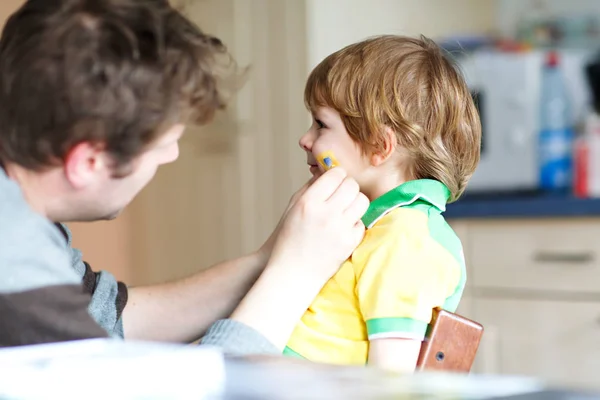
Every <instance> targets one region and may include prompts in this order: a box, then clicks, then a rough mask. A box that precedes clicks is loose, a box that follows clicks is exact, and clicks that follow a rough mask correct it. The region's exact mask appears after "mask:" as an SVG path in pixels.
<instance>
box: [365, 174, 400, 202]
mask: <svg viewBox="0 0 600 400" xmlns="http://www.w3.org/2000/svg"><path fill="white" fill-rule="evenodd" d="M409 180H410V179H408V177H407V176H406V175H405V174H404V173H400V172H399V173H397V174H389V173H386V174H383V175H381V176H379V177H377V178H376V179H373V180H372V184H370V185H361V192H363V194H364V195H365V196H367V197H368V198H369V200H370V201H373V200H375V199H376V198H378V197H381V196H383V195H384V194H386V193H387V192H389V191H390V190H392V189H394V188H397V187H398V186H400V185H402V184H403V183H405V182H407V181H409Z"/></svg>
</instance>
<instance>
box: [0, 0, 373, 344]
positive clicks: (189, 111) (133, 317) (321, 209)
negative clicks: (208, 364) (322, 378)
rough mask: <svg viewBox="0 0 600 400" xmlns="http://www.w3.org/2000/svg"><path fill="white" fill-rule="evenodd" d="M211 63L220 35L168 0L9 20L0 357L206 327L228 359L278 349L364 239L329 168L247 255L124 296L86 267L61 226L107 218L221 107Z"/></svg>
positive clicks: (76, 3) (350, 189) (3, 102)
mask: <svg viewBox="0 0 600 400" xmlns="http://www.w3.org/2000/svg"><path fill="white" fill-rule="evenodd" d="M223 55H225V56H226V55H227V53H226V50H225V48H224V46H223V45H222V44H221V42H220V41H219V40H218V39H216V38H214V37H211V36H209V35H206V34H204V33H202V32H201V31H200V30H199V29H198V28H197V27H196V26H194V25H193V24H191V23H190V22H189V21H188V20H186V19H185V18H184V17H183V16H182V15H181V14H179V13H178V12H177V11H176V10H174V9H173V8H171V7H170V6H169V4H168V2H167V1H166V0H146V1H142V0H53V1H48V0H29V1H27V2H26V3H25V4H24V5H23V6H22V7H21V9H19V10H18V11H17V12H16V13H15V14H14V15H12V17H11V18H10V19H9V20H8V22H7V24H6V26H5V29H4V32H3V34H2V38H1V40H0V163H1V165H2V168H0V221H1V223H0V319H1V320H2V321H3V323H2V326H1V327H0V346H13V345H23V344H34V343H47V342H56V341H65V340H75V339H84V338H91V337H103V336H113V337H125V338H133V339H145V340H164V341H181V342H188V341H192V340H194V339H196V338H198V337H200V336H201V335H202V334H203V333H204V332H206V331H207V329H208V332H207V334H206V335H205V338H204V342H205V343H210V344H213V345H219V346H222V347H224V349H225V350H226V351H229V352H236V353H255V352H280V351H281V350H282V349H283V348H284V346H285V343H286V341H287V339H288V338H289V336H290V334H291V332H292V330H293V328H294V325H295V323H296V322H297V320H298V319H299V318H300V317H301V315H302V313H303V312H304V311H305V310H306V308H307V307H308V305H309V304H310V302H311V301H312V299H313V298H314V296H316V294H317V293H318V292H319V290H320V288H321V287H322V285H323V284H324V283H325V282H326V281H327V279H328V278H329V277H330V276H331V275H332V274H333V273H335V271H336V270H337V268H338V266H339V265H340V264H341V262H342V261H343V260H344V259H345V258H346V257H347V256H348V255H349V254H350V253H351V251H352V250H353V249H354V247H355V246H356V245H357V244H358V243H359V242H360V239H361V238H362V235H363V233H364V226H363V225H362V222H361V221H360V217H361V216H362V214H363V213H364V212H365V210H366V208H367V206H368V200H367V199H366V197H364V196H363V195H361V194H360V193H359V191H358V185H357V184H356V182H355V181H354V180H352V179H351V178H348V177H347V176H346V173H345V172H344V171H343V170H342V169H336V170H332V171H330V173H328V174H326V175H324V176H322V177H321V178H319V179H317V180H315V181H314V183H313V182H311V183H312V184H311V185H310V186H309V185H307V186H306V187H304V188H302V189H301V190H300V191H299V192H298V193H297V194H296V195H295V196H294V197H293V198H292V201H291V202H290V205H289V207H288V210H287V211H286V213H285V215H284V217H283V218H282V221H281V223H280V224H279V226H278V228H277V229H276V231H275V232H274V233H273V235H272V236H271V238H269V240H268V241H267V242H266V243H265V244H264V245H263V246H262V248H261V249H260V250H258V251H256V252H255V253H253V254H251V255H248V256H245V257H242V258H240V259H237V260H232V261H229V262H225V263H223V264H220V265H217V266H215V267H213V268H211V269H209V270H208V271H205V272H202V273H199V274H197V275H196V276H192V277H189V278H188V279H185V280H183V281H179V282H173V283H169V284H164V285H158V286H152V287H139V288H132V289H128V288H127V287H126V286H125V285H124V284H122V283H118V282H116V281H115V279H114V278H113V277H112V276H111V275H110V274H108V273H106V272H100V273H96V272H94V271H92V269H91V268H90V266H89V265H87V264H86V263H85V262H83V261H82V258H81V254H80V253H79V252H78V251H76V250H74V249H72V248H71V247H70V234H69V232H68V230H67V229H66V227H64V226H63V225H61V224H60V223H64V222H70V221H94V220H100V219H111V218H114V217H116V216H117V215H118V214H119V213H120V211H121V210H122V209H123V208H124V207H125V206H126V205H127V204H129V203H130V202H131V200H132V199H133V198H134V197H135V195H136V194H137V193H138V192H139V191H140V190H141V189H142V188H143V187H144V186H145V185H146V184H147V183H148V182H149V181H150V179H152V177H153V176H154V173H155V171H156V169H157V168H158V167H159V166H160V165H162V164H165V163H169V162H173V161H175V160H176V158H177V156H178V140H179V138H180V137H181V135H182V132H183V130H184V124H185V123H187V122H188V121H192V122H196V123H205V122H208V121H209V120H210V118H211V117H212V115H213V114H214V112H215V111H216V110H217V109H219V108H222V107H223V106H224V101H225V99H224V98H223V95H222V91H221V87H220V82H222V81H224V80H225V78H226V77H223V76H219V75H218V74H217V72H216V71H218V70H220V67H221V65H219V63H220V61H219V60H221V59H223V57H221V56H223ZM226 58H227V57H225V59H226ZM248 290H250V291H249V292H248ZM246 292H248V294H247V296H246V297H245V298H244V300H243V301H242V303H241V304H240V305H239V306H238V303H239V301H240V299H242V297H244V295H245V294H246ZM284 296H285V298H286V300H287V304H286V307H285V308H283V307H281V305H280V303H281V302H280V301H278V300H279V299H280V298H282V297H284ZM227 316H231V318H230V319H226V320H223V319H222V318H225V317H227ZM217 320H219V321H218V322H216V323H215V321H217ZM209 327H210V328H209Z"/></svg>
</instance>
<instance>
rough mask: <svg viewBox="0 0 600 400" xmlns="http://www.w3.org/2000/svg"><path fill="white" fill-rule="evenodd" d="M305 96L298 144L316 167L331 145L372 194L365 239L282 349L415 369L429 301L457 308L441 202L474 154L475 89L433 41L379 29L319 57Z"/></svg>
mask: <svg viewBox="0 0 600 400" xmlns="http://www.w3.org/2000/svg"><path fill="white" fill-rule="evenodd" d="M305 102H306V105H307V107H308V109H309V110H310V111H311V113H312V116H313V124H312V126H311V127H310V129H309V130H308V132H307V133H306V134H305V135H304V136H303V137H302V138H301V140H300V146H301V147H302V148H303V149H304V150H305V151H306V153H307V162H308V164H309V166H310V171H311V173H312V174H313V175H319V174H321V173H322V169H321V168H320V167H319V165H318V163H317V156H318V155H319V154H320V153H322V152H326V151H330V152H332V153H333V154H334V155H335V157H336V158H337V161H338V162H339V165H341V166H343V167H344V168H345V169H346V170H347V171H348V174H349V175H351V176H353V177H354V178H355V179H356V181H357V182H358V185H359V186H360V191H361V192H362V193H364V194H365V195H366V196H367V197H368V198H369V200H371V205H370V207H369V209H368V211H367V213H366V214H365V215H364V217H363V222H364V224H365V226H366V227H367V231H366V234H365V237H364V239H363V241H362V243H361V244H360V246H359V247H358V248H357V249H356V250H355V251H354V253H353V254H352V256H351V257H350V258H349V259H348V260H347V261H346V262H345V263H344V264H343V265H342V267H341V268H340V270H339V271H338V272H337V273H336V274H335V275H334V276H333V277H332V278H331V280H330V281H329V282H328V283H327V284H326V285H325V287H324V288H323V289H322V291H321V292H320V294H319V296H318V297H317V298H316V299H315V301H314V302H313V304H312V306H311V307H310V308H309V309H308V310H307V311H306V313H305V314H304V316H303V317H302V319H301V321H300V322H299V324H298V325H297V327H296V329H295V331H294V333H293V335H292V337H291V338H290V340H289V342H288V345H287V348H286V349H285V351H284V353H285V354H290V355H296V356H300V357H304V358H307V359H309V360H312V361H317V362H327V363H336V364H371V365H376V366H380V367H384V368H388V369H394V370H400V371H414V369H415V366H416V362H417V358H418V354H419V349H420V346H421V342H422V340H423V338H424V335H425V332H426V329H427V326H428V323H429V322H430V320H431V315H432V310H433V308H434V307H443V308H444V309H446V310H449V311H455V310H456V308H457V306H458V303H459V301H460V298H461V296H462V292H463V289H464V286H465V280H466V269H465V261H464V257H463V252H462V245H461V242H460V240H459V238H458V237H457V236H456V234H455V233H454V232H453V230H452V228H451V227H450V226H449V225H448V224H447V223H446V221H445V220H444V217H443V216H442V213H443V212H444V211H445V208H446V204H447V203H449V202H452V201H455V200H457V199H458V198H459V197H460V195H461V194H462V193H463V191H464V190H465V187H466V185H467V182H468V180H469V178H470V177H471V175H472V174H473V172H474V170H475V168H476V166H477V164H478V162H479V155H480V141H481V126H480V121H479V117H478V114H477V110H476V108H475V105H474V102H473V99H472V97H471V95H470V92H469V90H468V88H467V86H466V84H465V81H464V80H463V78H462V77H461V75H460V74H459V72H458V71H457V69H456V68H455V67H454V65H453V64H452V63H451V62H450V61H449V60H448V59H447V58H446V57H445V56H444V54H443V53H442V51H441V50H440V48H439V47H438V46H437V45H436V44H435V43H433V42H432V41H431V40H429V39H427V38H424V37H421V38H408V37H401V36H381V37H376V38H371V39H368V40H365V41H362V42H359V43H356V44H353V45H350V46H348V47H346V48H344V49H342V50H340V51H338V52H336V53H334V54H332V55H330V56H329V57H327V58H326V59H325V60H323V61H322V62H321V63H320V64H319V65H318V66H317V67H316V68H315V69H314V70H313V71H312V73H311V75H310V77H309V79H308V82H307V84H306V89H305Z"/></svg>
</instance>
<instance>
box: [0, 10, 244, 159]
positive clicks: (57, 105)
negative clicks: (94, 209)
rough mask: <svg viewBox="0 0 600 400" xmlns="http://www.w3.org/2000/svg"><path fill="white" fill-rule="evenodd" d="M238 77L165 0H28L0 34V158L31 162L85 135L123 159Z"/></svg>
mask: <svg viewBox="0 0 600 400" xmlns="http://www.w3.org/2000/svg"><path fill="white" fill-rule="evenodd" d="M239 76H241V74H238V73H237V70H236V66H235V62H233V59H232V58H231V57H230V56H229V54H228V52H227V49H226V47H225V46H224V45H223V44H222V43H221V41H220V40H219V39H217V38H216V37H214V36H211V35H208V34H205V33H204V32H202V31H201V30H200V29H199V28H198V27H197V26H196V25H194V24H193V23H192V22H190V21H189V20H188V19H187V18H185V17H184V16H183V15H182V14H181V13H180V12H179V11H177V10H175V9H174V8H172V7H171V6H170V5H169V3H168V1H166V0H146V1H139V0H29V1H27V2H26V3H25V4H24V5H23V6H22V7H21V8H20V9H19V10H18V11H16V12H15V13H14V14H13V15H12V16H11V17H10V19H9V20H8V21H7V23H6V25H5V28H4V30H3V32H2V38H1V39H0V162H13V163H16V164H19V165H21V166H24V167H26V168H30V169H40V168H44V167H47V166H51V165H57V164H60V163H61V162H62V160H63V159H64V157H65V156H66V155H67V153H68V152H69V150H70V149H71V148H73V146H75V145H76V144H78V143H81V142H92V143H97V144H99V145H101V146H103V147H104V149H105V150H106V151H108V152H109V153H110V154H111V155H112V156H113V158H114V160H115V165H116V166H117V167H118V166H124V165H126V164H128V163H129V161H131V160H132V159H133V158H134V157H136V156H137V155H139V154H140V153H142V152H143V151H144V150H145V149H146V147H147V146H148V145H149V144H150V143H152V142H153V141H154V140H155V139H156V138H157V137H158V136H160V135H161V134H163V133H164V132H165V131H166V130H167V129H169V128H170V127H171V126H173V125H174V124H176V123H186V122H193V123H199V124H204V123H206V122H208V121H209V120H211V118H212V117H213V114H214V113H215V112H216V111H217V110H219V109H222V108H224V107H225V103H226V100H227V97H228V96H229V95H230V94H231V92H228V90H229V89H231V88H233V86H232V85H230V83H232V82H233V81H235V80H236V77H239ZM234 89H235V88H234Z"/></svg>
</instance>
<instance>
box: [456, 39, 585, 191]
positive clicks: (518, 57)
mask: <svg viewBox="0 0 600 400" xmlns="http://www.w3.org/2000/svg"><path fill="white" fill-rule="evenodd" d="M557 53H558V57H559V66H560V68H561V70H562V75H563V77H564V80H565V83H566V86H567V90H568V93H569V97H570V102H571V110H572V118H573V121H572V125H573V126H576V125H577V124H578V123H579V122H580V121H581V120H582V118H584V117H585V115H586V114H587V113H588V111H589V109H590V108H591V104H590V102H591V94H590V93H591V90H590V89H589V87H588V84H587V80H586V77H585V66H586V64H587V63H588V62H589V60H590V59H591V58H592V57H593V56H594V55H595V52H592V51H591V50H589V51H588V50H578V49H564V50H558V51H557ZM545 58H546V52H545V51H543V50H533V51H528V52H521V53H507V52H501V51H495V50H479V51H475V52H472V53H470V54H465V55H462V56H460V57H457V64H458V67H459V69H460V70H461V71H462V73H463V75H464V77H465V80H466V82H467V84H468V86H469V89H470V91H471V95H472V96H473V99H474V100H475V104H476V105H477V109H478V111H479V114H480V119H481V125H482V146H481V160H480V163H479V166H478V167H477V169H476V171H475V173H474V174H473V177H472V178H471V180H470V182H469V184H468V185H467V189H466V191H465V194H466V195H468V194H481V193H490V192H493V193H502V192H510V193H514V192H535V191H537V190H538V188H539V184H538V182H539V178H538V157H537V154H538V152H537V135H538V132H539V130H540V121H539V115H540V112H539V109H540V89H541V76H542V69H543V65H544V61H545Z"/></svg>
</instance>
